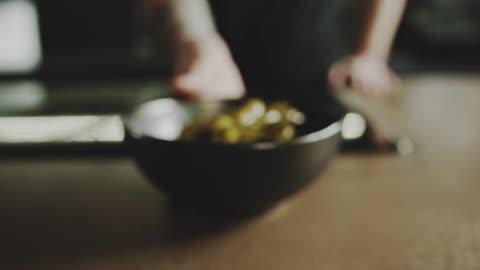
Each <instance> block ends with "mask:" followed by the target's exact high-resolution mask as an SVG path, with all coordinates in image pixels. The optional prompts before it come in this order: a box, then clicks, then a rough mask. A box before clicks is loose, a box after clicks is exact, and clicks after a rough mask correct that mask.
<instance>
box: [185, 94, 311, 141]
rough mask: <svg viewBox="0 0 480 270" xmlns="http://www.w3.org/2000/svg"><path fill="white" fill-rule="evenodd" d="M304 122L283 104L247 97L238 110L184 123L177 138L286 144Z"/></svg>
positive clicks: (298, 113) (302, 115)
mask: <svg viewBox="0 0 480 270" xmlns="http://www.w3.org/2000/svg"><path fill="white" fill-rule="evenodd" d="M304 123H305V115H304V114H303V113H302V112H300V111H299V110H298V109H297V108H295V107H294V106H292V105H290V104H289V103H288V102H285V101H275V102H270V103H267V102H265V101H264V100H262V99H259V98H250V99H248V100H246V101H245V102H244V103H243V104H241V105H240V106H239V107H235V108H233V109H231V110H229V111H226V112H223V113H221V114H219V115H216V116H215V117H213V118H210V119H207V120H205V119H202V120H200V119H196V120H194V121H192V122H191V123H190V124H188V125H187V126H186V127H185V128H184V130H183V131H182V134H181V136H180V138H181V139H182V140H186V141H207V142H214V143H223V144H237V143H255V142H287V141H289V140H292V139H293V138H294V137H295V135H296V134H297V128H298V127H299V126H301V125H303V124H304Z"/></svg>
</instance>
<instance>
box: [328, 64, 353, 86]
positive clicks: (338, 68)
mask: <svg viewBox="0 0 480 270" xmlns="http://www.w3.org/2000/svg"><path fill="white" fill-rule="evenodd" d="M347 65H348V64H346V63H337V64H334V65H332V67H331V68H330V70H329V72H328V83H329V85H330V88H332V89H333V90H342V89H345V88H347V87H348V86H349V83H350V73H349V68H348V66H347Z"/></svg>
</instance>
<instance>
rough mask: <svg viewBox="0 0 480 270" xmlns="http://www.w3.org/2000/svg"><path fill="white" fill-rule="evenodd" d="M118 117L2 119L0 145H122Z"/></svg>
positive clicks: (122, 133) (0, 121)
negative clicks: (103, 143) (53, 143)
mask: <svg viewBox="0 0 480 270" xmlns="http://www.w3.org/2000/svg"><path fill="white" fill-rule="evenodd" d="M123 138H124V132H123V124H122V120H121V118H120V116H118V115H101V116H97V115H87V116H42V117H0V143H45V142H60V143H62V142H63V143H68V142H120V141H122V140H123Z"/></svg>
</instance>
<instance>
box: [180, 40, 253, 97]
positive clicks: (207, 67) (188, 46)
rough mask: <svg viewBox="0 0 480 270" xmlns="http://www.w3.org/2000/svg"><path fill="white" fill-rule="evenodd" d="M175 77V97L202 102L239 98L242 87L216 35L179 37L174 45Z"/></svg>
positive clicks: (243, 91)
mask: <svg viewBox="0 0 480 270" xmlns="http://www.w3.org/2000/svg"><path fill="white" fill-rule="evenodd" d="M174 50H175V53H174V77H173V79H172V82H171V87H172V89H173V91H174V92H176V93H177V94H181V95H185V96H188V97H191V98H194V99H201V100H223V99H236V98H241V97H242V96H243V95H244V93H245V86H244V83H243V80H242V78H241V75H240V72H239V70H238V67H237V66H236V64H235V63H234V60H233V59H232V56H231V54H230V50H229V49H228V47H227V45H226V43H225V41H224V40H223V39H222V38H221V37H220V36H218V35H216V34H215V35H210V36H208V37H201V38H181V39H179V40H177V41H176V42H175V48H174Z"/></svg>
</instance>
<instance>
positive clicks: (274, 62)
mask: <svg viewBox="0 0 480 270" xmlns="http://www.w3.org/2000/svg"><path fill="white" fill-rule="evenodd" d="M340 2H341V1H338V0H330V1H322V0H295V1H291V0H290V1H287V0H283V1H282V0H271V1H265V0H264V1H260V0H241V1H239V0H211V5H212V9H213V12H214V15H215V18H216V22H217V25H218V28H219V31H220V32H221V34H222V35H223V37H224V38H225V40H226V42H227V43H228V44H229V46H230V48H231V50H232V54H233V56H234V59H235V60H236V62H237V64H238V66H239V68H240V71H241V73H242V75H243V77H244V79H245V82H246V85H247V89H248V91H249V94H253V95H256V94H260V95H262V96H273V97H280V98H289V99H299V100H302V101H305V100H309V101H312V102H320V101H325V99H326V98H328V91H327V90H326V73H327V69H328V67H329V65H330V64H331V63H332V62H333V61H334V60H336V59H338V58H339V57H340V56H341V55H342V54H344V50H343V47H342V44H343V42H342V41H341V36H340V32H341V31H340V30H339V29H340V27H339V17H340V16H339V13H340V10H341V8H340V7H341V4H340Z"/></svg>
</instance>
